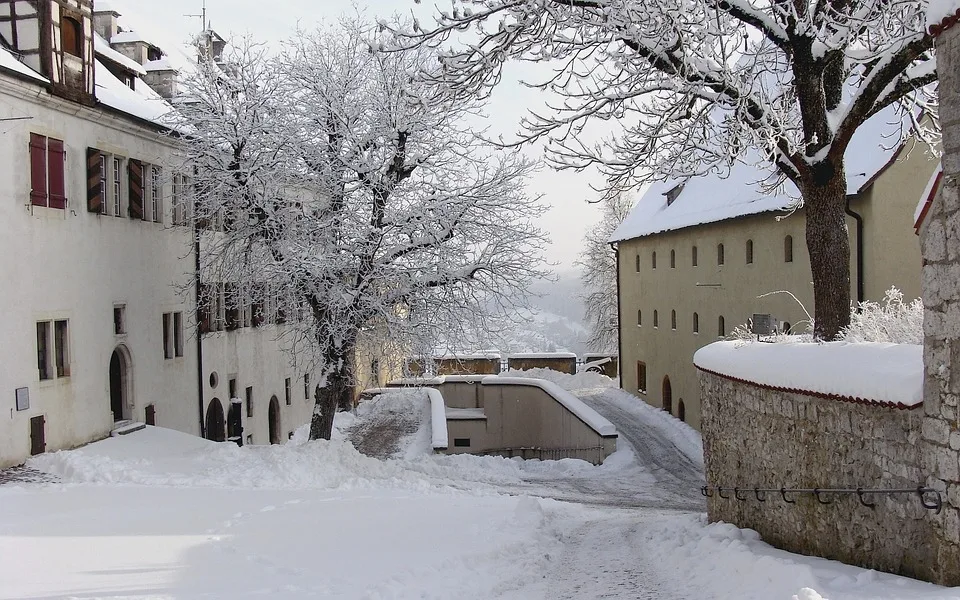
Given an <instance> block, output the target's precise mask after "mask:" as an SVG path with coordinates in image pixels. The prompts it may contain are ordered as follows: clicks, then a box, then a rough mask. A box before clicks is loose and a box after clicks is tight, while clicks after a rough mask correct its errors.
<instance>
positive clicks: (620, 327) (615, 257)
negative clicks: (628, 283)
mask: <svg viewBox="0 0 960 600" xmlns="http://www.w3.org/2000/svg"><path fill="white" fill-rule="evenodd" d="M610 249H611V250H613V260H614V262H615V264H616V265H617V371H618V373H617V374H618V375H619V379H620V389H621V390H622V389H623V318H622V317H623V315H621V314H620V313H621V312H622V311H621V310H620V248H619V247H618V246H617V244H616V242H611V243H610Z"/></svg>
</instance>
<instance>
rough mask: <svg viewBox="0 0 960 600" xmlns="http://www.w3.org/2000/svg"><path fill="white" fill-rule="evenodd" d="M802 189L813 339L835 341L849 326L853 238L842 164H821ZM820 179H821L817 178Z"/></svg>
mask: <svg viewBox="0 0 960 600" xmlns="http://www.w3.org/2000/svg"><path fill="white" fill-rule="evenodd" d="M813 171H814V173H815V175H814V177H812V178H811V179H812V181H809V182H806V183H805V185H804V186H803V190H801V191H802V193H803V201H804V205H805V207H806V210H805V213H806V218H807V230H806V239H807V251H808V252H809V253H810V271H811V272H812V275H813V302H814V309H815V312H814V330H813V334H814V337H816V338H817V339H820V340H833V339H836V338H837V336H838V335H839V334H840V331H841V330H842V329H843V328H844V327H846V326H847V325H849V324H850V237H849V235H848V232H847V220H846V206H847V183H846V174H845V173H844V169H843V165H842V163H841V164H840V165H836V164H833V165H831V164H829V163H821V164H819V165H816V166H815V167H814V169H813ZM818 175H819V176H818Z"/></svg>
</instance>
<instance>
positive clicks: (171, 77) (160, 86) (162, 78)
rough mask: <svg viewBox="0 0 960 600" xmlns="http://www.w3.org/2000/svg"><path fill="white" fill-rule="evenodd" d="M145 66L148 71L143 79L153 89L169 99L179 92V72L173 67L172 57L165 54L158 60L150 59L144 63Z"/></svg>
mask: <svg viewBox="0 0 960 600" xmlns="http://www.w3.org/2000/svg"><path fill="white" fill-rule="evenodd" d="M143 68H144V69H145V70H146V72H147V74H146V75H144V77H143V81H144V82H146V84H147V85H149V86H150V87H151V88H153V91H155V92H156V93H158V94H160V95H161V96H163V97H164V98H166V99H167V100H170V99H171V98H173V97H174V96H176V95H177V93H178V92H179V89H178V88H177V75H178V74H179V73H178V71H177V70H176V69H174V68H173V65H171V64H170V59H168V58H167V57H166V56H163V57H161V58H159V59H157V60H151V61H148V62H147V63H145V64H144V65H143Z"/></svg>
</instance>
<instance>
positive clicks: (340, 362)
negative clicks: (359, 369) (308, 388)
mask: <svg viewBox="0 0 960 600" xmlns="http://www.w3.org/2000/svg"><path fill="white" fill-rule="evenodd" d="M326 360H327V361H328V362H327V364H328V365H331V366H332V369H331V371H330V372H329V373H328V374H327V378H326V381H325V382H324V383H323V385H322V386H319V387H318V388H317V391H316V394H315V397H314V400H315V404H314V407H313V417H312V418H311V419H310V439H311V440H319V439H324V440H329V439H330V435H331V434H332V433H333V417H334V416H335V415H336V414H337V407H338V406H340V405H341V404H343V403H344V402H346V403H349V402H350V400H351V398H350V397H351V394H352V391H353V387H352V376H351V375H352V374H351V371H350V364H351V363H350V361H349V360H348V359H347V358H345V355H344V354H342V353H331V355H330V356H327V357H326Z"/></svg>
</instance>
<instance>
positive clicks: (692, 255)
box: [690, 246, 697, 267]
mask: <svg viewBox="0 0 960 600" xmlns="http://www.w3.org/2000/svg"><path fill="white" fill-rule="evenodd" d="M690 264H691V265H693V266H694V267H695V266H697V247H696V246H694V247H693V248H691V249H690Z"/></svg>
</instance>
